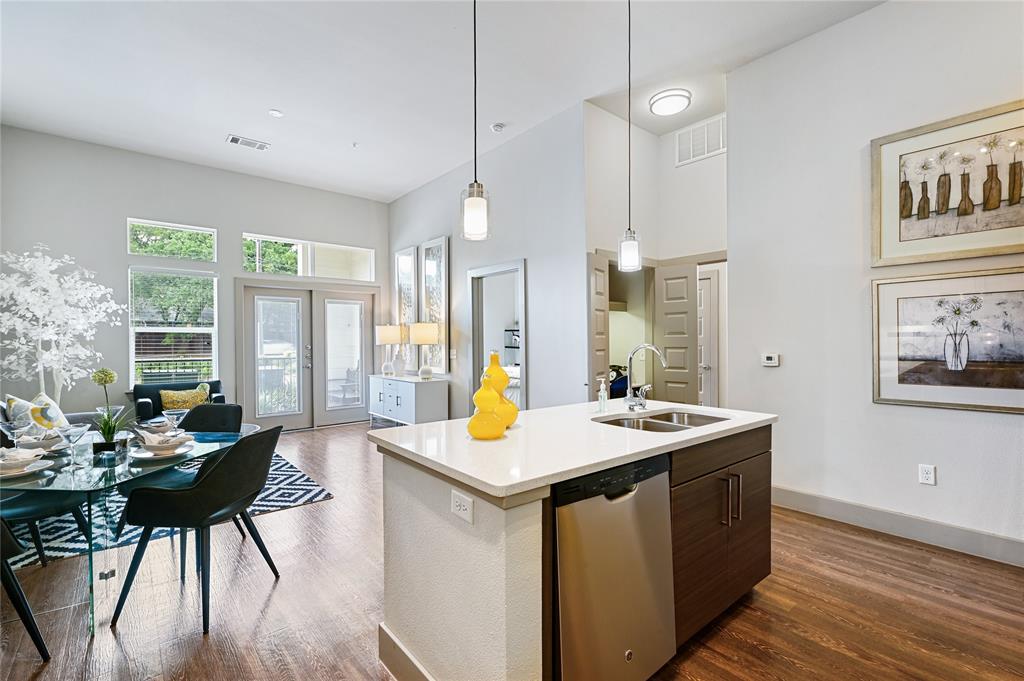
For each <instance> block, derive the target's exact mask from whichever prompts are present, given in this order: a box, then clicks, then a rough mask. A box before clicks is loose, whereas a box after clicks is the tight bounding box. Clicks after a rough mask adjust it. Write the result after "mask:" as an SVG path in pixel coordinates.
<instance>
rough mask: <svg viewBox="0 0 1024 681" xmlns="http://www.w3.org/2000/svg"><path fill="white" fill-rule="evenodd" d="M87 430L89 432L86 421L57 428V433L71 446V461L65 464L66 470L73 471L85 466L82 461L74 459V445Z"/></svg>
mask: <svg viewBox="0 0 1024 681" xmlns="http://www.w3.org/2000/svg"><path fill="white" fill-rule="evenodd" d="M87 432H89V425H88V424H86V423H79V424H73V425H70V426H61V427H59V428H57V433H59V434H60V436H61V438H62V439H63V440H64V441H65V442H67V443H68V445H69V446H70V448H71V463H69V464H68V465H67V466H66V468H67V469H68V470H71V471H74V470H78V469H80V468H85V466H84V465H83V464H82V463H80V462H78V461H76V460H75V447H76V445H77V444H78V441H79V440H81V439H82V436H84V435H85V434H86V433H87Z"/></svg>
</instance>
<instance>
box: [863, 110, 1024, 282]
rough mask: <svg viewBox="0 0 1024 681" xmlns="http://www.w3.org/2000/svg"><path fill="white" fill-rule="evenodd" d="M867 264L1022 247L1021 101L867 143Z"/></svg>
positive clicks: (1023, 158)
mask: <svg viewBox="0 0 1024 681" xmlns="http://www.w3.org/2000/svg"><path fill="white" fill-rule="evenodd" d="M871 162H872V173H871V176H872V177H871V185H872V187H871V189H872V224H873V229H872V265H873V266H875V267H878V266H884V265H899V264H904V263H917V262H928V261H933V260H953V259H957V258H974V257H979V256H987V255H999V254H1005V253H1022V252H1024V201H1022V200H1021V190H1022V183H1024V169H1022V166H1024V100H1021V101H1016V102H1011V103H1009V104H1004V105H1002V106H997V107H993V108H991V109H985V110H984V111H977V112H975V113H971V114H967V115H964V116H958V117H957V118H951V119H948V120H945V121H939V122H938V123H932V124H930V125H925V126H921V127H919V128H914V129H913V130H906V131H904V132H900V133H897V134H895V135H889V136H887V137H882V138H879V139H876V140H873V141H872V142H871Z"/></svg>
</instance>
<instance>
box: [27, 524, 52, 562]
mask: <svg viewBox="0 0 1024 681" xmlns="http://www.w3.org/2000/svg"><path fill="white" fill-rule="evenodd" d="M25 524H26V525H28V531H29V532H31V533H32V543H33V544H35V545H36V555H38V556H39V562H40V563H42V564H43V567H46V563H47V560H46V551H44V550H43V538H42V536H40V534H39V524H38V523H37V522H36V521H34V520H30V521H29V522H27V523H25Z"/></svg>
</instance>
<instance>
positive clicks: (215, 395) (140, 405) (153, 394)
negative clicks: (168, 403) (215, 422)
mask: <svg viewBox="0 0 1024 681" xmlns="http://www.w3.org/2000/svg"><path fill="white" fill-rule="evenodd" d="M200 383H206V384H207V385H209V386H210V401H211V402H217V403H221V404H223V403H224V395H223V393H221V389H222V388H221V383H220V381H219V380H209V381H195V382H191V383H136V384H135V387H134V388H132V399H133V400H134V401H135V418H136V419H137V420H139V421H146V420H148V419H151V418H153V417H154V416H157V415H158V414H160V412H162V411H163V410H164V405H163V403H162V402H161V401H160V391H161V390H195V389H196V387H197V386H198V385H199V384H200Z"/></svg>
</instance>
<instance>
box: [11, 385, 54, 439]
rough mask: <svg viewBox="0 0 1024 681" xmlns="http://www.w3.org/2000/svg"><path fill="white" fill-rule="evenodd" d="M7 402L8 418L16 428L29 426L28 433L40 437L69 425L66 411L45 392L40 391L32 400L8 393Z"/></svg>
mask: <svg viewBox="0 0 1024 681" xmlns="http://www.w3.org/2000/svg"><path fill="white" fill-rule="evenodd" d="M6 402H7V418H8V419H9V420H10V421H11V423H13V424H14V427H15V428H19V429H20V428H28V430H27V431H26V434H27V435H33V436H37V437H38V436H40V435H43V434H45V433H46V431H48V430H52V429H53V428H62V427H64V426H66V425H68V420H67V417H65V416H64V412H62V411H61V410H60V407H58V406H57V403H56V402H54V401H53V400H52V399H50V397H49V396H47V395H46V394H45V393H39V394H38V395H36V396H35V397H34V398H33V399H32V401H31V402H29V401H28V400H23V399H21V398H20V397H15V396H14V395H7V397H6Z"/></svg>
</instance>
